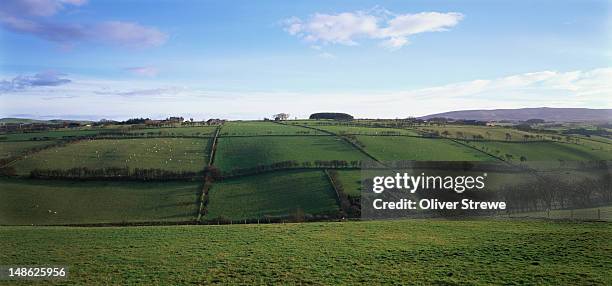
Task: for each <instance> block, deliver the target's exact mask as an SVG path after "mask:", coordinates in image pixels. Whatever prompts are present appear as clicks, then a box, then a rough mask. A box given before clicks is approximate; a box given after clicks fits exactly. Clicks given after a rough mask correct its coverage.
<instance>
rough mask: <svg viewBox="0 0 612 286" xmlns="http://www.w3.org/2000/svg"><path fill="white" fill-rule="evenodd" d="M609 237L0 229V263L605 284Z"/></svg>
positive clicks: (453, 224)
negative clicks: (1, 248)
mask: <svg viewBox="0 0 612 286" xmlns="http://www.w3.org/2000/svg"><path fill="white" fill-rule="evenodd" d="M611 236H612V224H610V223H572V222H551V221H525V220H473V221H469V220H468V221H461V220H453V221H443V220H403V221H371V222H350V223H333V222H328V223H306V224H268V225H257V224H253V225H224V226H223V225H222V226H207V227H202V226H168V227H129V228H125V227H124V228H121V227H109V228H70V227H3V228H2V231H0V241H2V245H3V251H2V252H0V261H2V263H3V264H7V265H33V264H34V265H39V264H40V265H66V266H69V267H70V273H69V276H70V277H69V281H64V282H59V283H66V282H69V284H79V285H91V284H111V285H114V284H126V283H128V284H130V283H139V284H146V285H169V284H171V285H173V284H212V283H221V284H394V283H398V282H400V281H408V282H410V283H414V284H427V285H430V284H479V285H491V284H513V283H517V284H530V285H533V284H549V285H586V284H589V285H590V284H598V285H610V284H611V283H612V269H611V268H610V265H611V264H612V260H611V259H612V245H611V243H612V242H611V241H610V237H611ZM47 283H50V282H49V281H47Z"/></svg>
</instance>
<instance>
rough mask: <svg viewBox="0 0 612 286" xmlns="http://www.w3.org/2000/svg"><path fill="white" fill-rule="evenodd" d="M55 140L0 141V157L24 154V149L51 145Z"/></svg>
mask: <svg viewBox="0 0 612 286" xmlns="http://www.w3.org/2000/svg"><path fill="white" fill-rule="evenodd" d="M55 142H57V141H22V142H1V141H0V159H3V158H10V157H15V156H19V155H22V154H24V152H25V151H27V150H29V149H32V148H39V147H44V146H47V145H51V144H53V143H55Z"/></svg>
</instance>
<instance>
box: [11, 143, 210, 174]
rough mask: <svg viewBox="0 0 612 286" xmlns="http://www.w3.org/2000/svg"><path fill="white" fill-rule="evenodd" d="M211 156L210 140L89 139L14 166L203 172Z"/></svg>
mask: <svg viewBox="0 0 612 286" xmlns="http://www.w3.org/2000/svg"><path fill="white" fill-rule="evenodd" d="M207 157H208V139H191V138H149V139H120V140H86V141H80V142H77V143H72V144H68V145H66V146H64V147H57V148H51V149H47V150H44V151H41V152H38V153H36V154H33V155H30V156H28V157H27V158H26V159H23V160H20V161H18V162H17V163H15V164H14V165H13V167H15V169H16V170H17V173H18V174H22V175H23V174H28V173H29V172H30V170H32V169H36V168H39V169H69V168H74V167H87V168H90V169H96V168H106V167H126V166H127V167H128V168H160V169H164V170H170V171H201V170H203V169H204V166H205V165H206V162H207Z"/></svg>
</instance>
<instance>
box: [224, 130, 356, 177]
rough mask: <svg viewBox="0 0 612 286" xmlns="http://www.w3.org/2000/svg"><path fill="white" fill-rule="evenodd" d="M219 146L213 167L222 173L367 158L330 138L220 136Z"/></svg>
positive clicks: (350, 147) (338, 140)
mask: <svg viewBox="0 0 612 286" xmlns="http://www.w3.org/2000/svg"><path fill="white" fill-rule="evenodd" d="M218 144H219V145H218V147H217V156H218V157H217V158H216V159H215V165H216V166H217V167H219V168H220V169H221V170H224V171H230V170H232V169H238V168H248V167H254V166H257V165H267V164H271V163H276V162H281V161H291V160H295V161H297V162H299V163H302V162H314V161H315V160H345V161H354V160H362V159H365V158H366V156H365V155H364V154H362V153H360V152H359V150H356V149H355V148H353V147H352V146H351V145H350V144H348V143H347V142H345V141H344V140H342V139H339V138H336V137H333V136H309V137H304V136H295V137H292V136H287V137H265V136H262V137H221V138H220V139H219V143H218Z"/></svg>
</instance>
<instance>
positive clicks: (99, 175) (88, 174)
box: [30, 167, 199, 181]
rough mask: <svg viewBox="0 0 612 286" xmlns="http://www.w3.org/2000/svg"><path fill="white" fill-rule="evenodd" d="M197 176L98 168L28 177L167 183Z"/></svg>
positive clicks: (40, 171)
mask: <svg viewBox="0 0 612 286" xmlns="http://www.w3.org/2000/svg"><path fill="white" fill-rule="evenodd" d="M198 175H199V174H198V173H197V172H192V171H180V172H175V171H168V170H162V169H156V168H150V169H140V168H135V169H130V168H115V167H109V168H99V169H90V168H87V167H77V168H70V169H34V170H32V171H30V177H31V178H35V179H78V180H104V179H113V180H114V179H122V180H139V181H169V180H185V179H194V178H196V177H197V176H198Z"/></svg>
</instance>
